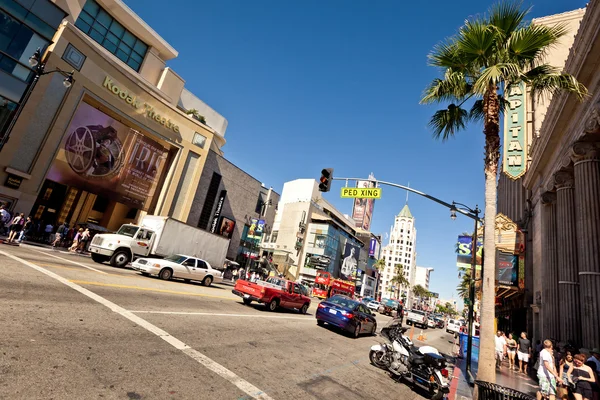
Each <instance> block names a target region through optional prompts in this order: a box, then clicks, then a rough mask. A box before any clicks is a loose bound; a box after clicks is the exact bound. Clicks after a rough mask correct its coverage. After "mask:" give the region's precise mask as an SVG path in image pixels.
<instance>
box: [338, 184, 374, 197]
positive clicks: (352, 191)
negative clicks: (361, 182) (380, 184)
mask: <svg viewBox="0 0 600 400" xmlns="http://www.w3.org/2000/svg"><path fill="white" fill-rule="evenodd" d="M341 196H342V198H343V199H357V198H358V199H380V198H381V188H350V187H343V188H342V191H341Z"/></svg>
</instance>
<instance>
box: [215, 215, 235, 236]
mask: <svg viewBox="0 0 600 400" xmlns="http://www.w3.org/2000/svg"><path fill="white" fill-rule="evenodd" d="M233 228H235V221H234V220H232V219H229V218H227V217H221V223H220V224H219V231H218V233H219V235H221V236H225V237H226V238H227V239H231V236H232V235H233Z"/></svg>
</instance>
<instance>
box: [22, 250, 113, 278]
mask: <svg viewBox="0 0 600 400" xmlns="http://www.w3.org/2000/svg"><path fill="white" fill-rule="evenodd" d="M32 250H33V249H32ZM33 251H35V252H36V253H41V254H45V255H47V256H50V257H54V258H58V259H59V260H62V261H65V262H68V263H71V264H75V265H79V266H80V267H83V268H87V269H89V270H92V271H95V272H98V273H99V274H105V275H108V273H107V272H104V271H100V270H99V269H96V268H92V267H90V266H87V265H85V264H82V263H78V262H77V261H71V260H68V259H66V258H63V257H59V256H55V255H54V254H50V253H48V252H45V251H40V250H33Z"/></svg>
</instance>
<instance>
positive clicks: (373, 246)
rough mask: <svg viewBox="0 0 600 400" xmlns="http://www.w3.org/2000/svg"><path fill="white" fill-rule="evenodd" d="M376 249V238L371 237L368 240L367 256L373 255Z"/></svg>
mask: <svg viewBox="0 0 600 400" xmlns="http://www.w3.org/2000/svg"><path fill="white" fill-rule="evenodd" d="M376 250H377V240H376V239H375V238H371V240H370V241H369V257H375V253H376Z"/></svg>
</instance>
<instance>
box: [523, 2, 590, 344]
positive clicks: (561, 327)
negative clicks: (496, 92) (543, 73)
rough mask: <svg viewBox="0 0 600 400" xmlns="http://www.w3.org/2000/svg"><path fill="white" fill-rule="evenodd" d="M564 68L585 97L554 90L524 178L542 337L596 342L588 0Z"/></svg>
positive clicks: (537, 319)
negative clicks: (574, 78) (528, 207)
mask: <svg viewBox="0 0 600 400" xmlns="http://www.w3.org/2000/svg"><path fill="white" fill-rule="evenodd" d="M577 25H578V28H576V29H575V30H574V33H576V36H575V38H574V41H573V43H572V46H569V51H568V52H567V54H568V56H567V57H566V62H565V63H564V71H565V72H568V73H571V74H573V75H574V76H575V77H576V78H577V79H578V80H579V82H581V83H582V84H583V85H585V86H586V87H587V88H588V90H589V92H590V94H591V95H590V96H589V97H588V98H587V99H586V100H585V101H583V102H579V101H577V100H576V99H575V98H574V97H572V96H569V95H566V94H559V95H555V96H554V97H553V98H552V99H551V102H550V103H549V105H548V106H547V111H546V113H545V117H544V118H543V123H541V121H540V124H538V125H537V127H538V128H539V130H537V129H536V131H535V135H534V137H533V141H532V144H531V162H530V166H529V170H528V172H527V175H526V176H525V179H524V185H525V187H526V188H527V190H528V191H529V202H530V203H531V207H532V223H531V225H530V227H529V231H530V233H531V235H532V245H531V248H532V258H533V271H534V276H535V280H534V289H533V290H534V296H535V297H534V301H533V302H532V309H533V310H534V312H535V318H534V323H533V327H534V330H535V332H536V333H537V337H539V338H542V339H544V338H554V339H557V340H559V341H572V342H573V343H575V344H577V345H580V346H584V347H587V348H593V347H598V346H600V336H599V334H598V332H600V256H599V254H600V252H599V249H600V201H599V199H600V151H599V149H600V72H599V71H598V64H599V62H600V36H599V29H600V28H599V27H600V4H599V3H598V2H597V1H592V2H590V3H588V6H587V8H586V10H585V14H584V15H583V18H582V19H581V22H580V23H578V24H577Z"/></svg>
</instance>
